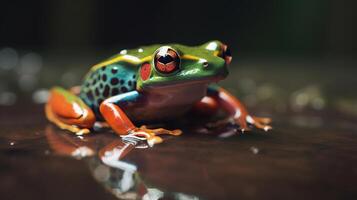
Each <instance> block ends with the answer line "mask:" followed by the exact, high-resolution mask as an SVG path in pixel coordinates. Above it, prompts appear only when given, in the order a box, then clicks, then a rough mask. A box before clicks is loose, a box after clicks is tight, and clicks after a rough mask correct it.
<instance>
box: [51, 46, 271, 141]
mask: <svg viewBox="0 0 357 200" xmlns="http://www.w3.org/2000/svg"><path fill="white" fill-rule="evenodd" d="M231 61H232V54H231V51H230V48H229V47H228V46H227V45H226V44H225V43H223V42H221V41H218V40H212V41H208V42H206V43H204V44H200V45H196V46H188V45H182V44H177V43H172V44H153V45H147V46H141V47H138V48H135V49H123V50H121V51H120V52H119V53H118V54H115V55H114V56H112V57H110V58H108V59H106V60H104V61H102V62H100V63H98V64H96V65H94V66H92V67H91V68H90V70H89V72H88V73H87V74H86V75H85V76H84V78H83V81H82V84H81V85H80V86H75V87H73V88H70V89H65V88H63V87H58V86H56V87H53V88H52V89H51V90H50V92H49V98H48V101H47V103H46V105H45V113H46V116H47V119H48V120H49V121H50V122H52V123H54V124H55V125H57V126H58V127H59V128H61V129H64V130H68V131H70V132H73V133H75V134H77V135H84V134H89V133H91V132H93V130H94V128H95V127H108V128H111V129H112V130H113V131H114V132H115V133H116V134H118V135H119V136H121V137H124V138H125V137H134V138H141V139H145V140H146V141H148V143H150V144H151V145H153V144H157V143H161V142H162V141H163V139H162V137H161V135H163V134H166V135H175V136H178V135H181V134H182V131H181V130H180V129H175V130H168V129H165V128H155V129H152V128H148V126H147V125H143V124H145V123H150V122H158V121H159V122H160V121H170V120H176V119H180V118H182V117H184V116H187V115H190V113H201V114H203V115H207V116H212V115H215V113H217V111H218V110H222V111H224V112H225V113H226V114H227V117H228V118H230V119H231V120H232V121H233V122H234V123H235V124H236V125H237V127H239V130H240V131H241V132H244V131H248V130H251V128H252V127H253V128H257V129H263V130H265V131H268V130H270V129H271V128H272V127H271V126H270V123H271V119H270V118H266V117H257V116H253V115H251V114H249V112H248V110H247V108H246V107H245V106H244V105H243V103H242V102H241V101H240V100H239V99H238V98H236V97H235V96H234V95H233V94H231V93H230V92H229V91H228V90H226V89H224V88H223V87H220V86H219V85H218V84H217V82H219V81H221V80H223V79H225V78H226V77H227V76H228V73H229V72H228V67H229V65H230V63H231ZM140 124H141V126H139V125H140Z"/></svg>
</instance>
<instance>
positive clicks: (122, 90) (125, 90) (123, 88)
mask: <svg viewBox="0 0 357 200" xmlns="http://www.w3.org/2000/svg"><path fill="white" fill-rule="evenodd" d="M120 91H121V92H122V93H125V92H127V91H128V88H126V87H121V88H120Z"/></svg>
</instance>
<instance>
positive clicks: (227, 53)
mask: <svg viewBox="0 0 357 200" xmlns="http://www.w3.org/2000/svg"><path fill="white" fill-rule="evenodd" d="M220 57H222V58H223V59H224V60H225V61H226V64H230V63H231V61H232V54H231V50H230V49H229V47H228V46H227V45H225V44H222V48H221V56H220Z"/></svg>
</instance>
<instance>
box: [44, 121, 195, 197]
mask: <svg viewBox="0 0 357 200" xmlns="http://www.w3.org/2000/svg"><path fill="white" fill-rule="evenodd" d="M46 138H47V141H48V143H49V145H50V146H51V148H52V149H53V150H54V151H55V153H57V154H59V155H66V156H71V157H74V158H77V159H83V160H85V161H87V162H88V164H89V168H90V171H91V172H92V175H93V176H94V178H95V179H96V180H97V181H98V182H100V183H101V184H102V185H103V186H104V187H105V188H107V189H108V190H109V191H110V192H111V193H112V194H114V195H115V196H116V197H118V198H119V199H144V200H155V199H162V198H165V199H177V200H190V199H194V200H197V199H199V198H198V197H197V196H193V195H187V194H183V193H177V192H173V193H171V192H163V191H161V190H160V189H157V188H155V187H148V186H147V185H146V184H145V182H144V181H143V179H142V178H141V177H140V173H139V172H138V167H137V166H136V165H135V164H132V163H129V162H126V161H124V160H123V159H124V157H125V156H126V155H128V154H129V153H130V152H132V150H134V149H137V147H139V148H140V149H141V148H143V145H141V144H137V146H136V145H133V144H132V143H124V142H123V141H122V140H121V139H115V140H114V141H111V142H110V143H109V144H105V145H104V147H98V143H96V142H94V143H93V142H91V141H90V140H88V141H87V140H85V139H84V138H83V137H82V138H80V137H75V136H73V135H69V134H67V133H63V132H61V131H57V132H56V131H55V129H54V128H53V126H51V125H48V126H47V128H46Z"/></svg>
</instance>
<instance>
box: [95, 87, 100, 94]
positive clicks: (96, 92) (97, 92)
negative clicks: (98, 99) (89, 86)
mask: <svg viewBox="0 0 357 200" xmlns="http://www.w3.org/2000/svg"><path fill="white" fill-rule="evenodd" d="M95 96H99V90H98V88H95Z"/></svg>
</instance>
